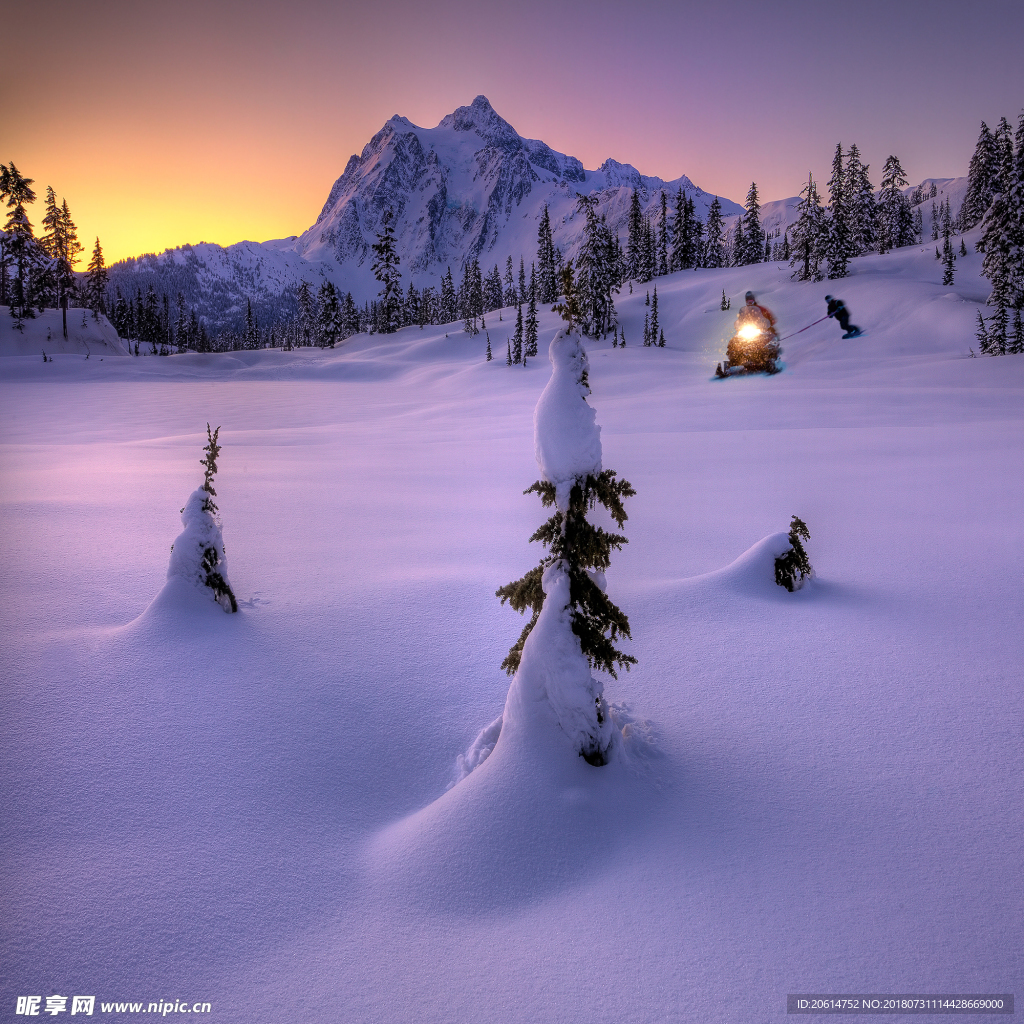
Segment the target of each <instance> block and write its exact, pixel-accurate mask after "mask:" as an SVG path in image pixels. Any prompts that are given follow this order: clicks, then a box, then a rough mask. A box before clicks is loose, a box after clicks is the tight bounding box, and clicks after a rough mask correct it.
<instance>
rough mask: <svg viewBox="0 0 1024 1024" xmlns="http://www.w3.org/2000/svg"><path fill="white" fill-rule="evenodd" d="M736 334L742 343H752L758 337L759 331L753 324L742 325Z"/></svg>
mask: <svg viewBox="0 0 1024 1024" xmlns="http://www.w3.org/2000/svg"><path fill="white" fill-rule="evenodd" d="M738 333H739V336H740V337H741V338H742V339H743V340H744V341H753V340H754V339H755V338H756V337H758V335H760V333H761V330H760V328H758V327H755V326H754V325H753V324H744V325H743V326H742V327H741V328H740V329H739V332H738Z"/></svg>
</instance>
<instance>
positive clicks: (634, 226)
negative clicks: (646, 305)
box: [626, 189, 644, 281]
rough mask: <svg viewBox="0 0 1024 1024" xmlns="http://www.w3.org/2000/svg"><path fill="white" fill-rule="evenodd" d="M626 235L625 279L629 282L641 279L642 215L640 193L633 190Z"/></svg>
mask: <svg viewBox="0 0 1024 1024" xmlns="http://www.w3.org/2000/svg"><path fill="white" fill-rule="evenodd" d="M628 232H629V233H628V235H627V236H626V277H627V279H629V280H631V281H640V280H642V279H643V263H644V258H643V244H644V240H643V234H644V215H643V211H642V210H641V208H640V193H639V192H637V190H636V189H633V192H632V195H631V196H630V198H629V221H628Z"/></svg>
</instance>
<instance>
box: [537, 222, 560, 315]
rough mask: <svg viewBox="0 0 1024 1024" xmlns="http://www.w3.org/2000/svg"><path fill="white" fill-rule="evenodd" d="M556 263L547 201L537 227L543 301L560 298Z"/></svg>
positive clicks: (540, 285) (539, 283)
mask: <svg viewBox="0 0 1024 1024" xmlns="http://www.w3.org/2000/svg"><path fill="white" fill-rule="evenodd" d="M556 264H557V258H556V256H555V243H554V241H553V239H552V236H551V217H550V215H549V213H548V207H547V204H546V203H545V204H544V212H543V213H542V214H541V218H540V225H539V227H538V228H537V285H538V289H539V295H540V301H541V302H543V303H548V302H554V301H555V299H557V298H558V279H557V276H556V275H557V272H558V270H557V266H556Z"/></svg>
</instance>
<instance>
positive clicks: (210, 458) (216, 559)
mask: <svg viewBox="0 0 1024 1024" xmlns="http://www.w3.org/2000/svg"><path fill="white" fill-rule="evenodd" d="M219 435H220V427H218V428H217V429H216V430H214V431H211V430H210V424H209V423H207V424H206V440H207V444H206V447H205V448H204V449H203V451H204V452H205V453H206V455H205V458H202V459H200V460H199V461H200V465H202V466H203V468H204V470H205V475H204V479H203V485H202V487H200V488H198V489H197V490H195V491H193V492H192V493H191V494H190V495H189V498H188V501H187V502H185V507H184V508H183V509H182V510H181V522H182V525H184V527H185V529H184V531H183V532H182V533H181V534H179V535H178V537H177V538H176V539H175V541H174V543H173V544H172V545H171V561H170V564H169V565H168V567H167V579H168V580H169V581H170V580H173V579H174V578H176V577H180V578H181V579H184V580H186V581H187V582H189V583H191V584H193V585H194V586H195V587H198V588H206V589H208V590H209V591H210V593H211V597H212V599H213V600H214V601H216V602H217V604H219V605H220V606H221V608H223V609H224V611H226V612H237V611H238V602H237V601H236V600H235V595H234V593H233V592H232V590H231V585H230V584H229V583H228V575H227V562H226V560H225V557H224V537H223V534H222V533H221V527H220V524H219V523H218V522H217V519H216V515H217V511H218V509H217V505H216V504H215V503H214V500H213V499H214V498H215V497H216V496H217V492H216V491H215V490H214V487H213V478H214V476H215V475H216V473H217V456H218V455H219V454H220V449H221V446H220V445H219V444H218V443H217V438H218V436H219Z"/></svg>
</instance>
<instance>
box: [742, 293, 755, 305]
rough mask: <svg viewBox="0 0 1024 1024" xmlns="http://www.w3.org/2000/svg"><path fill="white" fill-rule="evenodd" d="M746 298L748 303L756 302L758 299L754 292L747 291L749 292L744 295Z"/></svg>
mask: <svg viewBox="0 0 1024 1024" xmlns="http://www.w3.org/2000/svg"><path fill="white" fill-rule="evenodd" d="M744 298H745V299H746V300H747V302H748V303H749V302H756V301H757V300H756V299H755V298H754V293H753V292H747V294H746V295H745V296H744Z"/></svg>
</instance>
